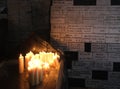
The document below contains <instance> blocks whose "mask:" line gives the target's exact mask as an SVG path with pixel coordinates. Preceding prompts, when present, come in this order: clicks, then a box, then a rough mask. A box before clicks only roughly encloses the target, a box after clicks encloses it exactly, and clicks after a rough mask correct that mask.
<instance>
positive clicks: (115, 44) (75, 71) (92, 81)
mask: <svg viewBox="0 0 120 89" xmlns="http://www.w3.org/2000/svg"><path fill="white" fill-rule="evenodd" d="M73 1H74V0H53V3H52V6H51V43H52V44H53V45H54V46H56V47H58V48H59V49H61V50H62V51H65V54H66V51H67V56H66V59H67V62H68V63H67V64H66V65H67V66H68V68H69V69H68V75H69V77H70V78H75V79H72V80H76V82H78V83H79V82H82V84H83V85H81V87H83V86H85V87H91V88H101V89H118V88H120V86H119V82H120V80H118V79H119V77H118V76H119V66H120V64H119V62H120V55H119V52H120V48H119V47H120V46H119V45H120V5H117V6H112V5H111V0H96V5H90V6H89V5H87V6H84V5H73ZM76 1H78V2H79V1H80V0H76ZM81 1H82V2H83V1H84V0H81ZM85 1H89V0H85ZM90 1H94V0H90ZM72 53H75V55H76V54H78V57H76V56H75V55H73V54H72ZM71 55H72V56H75V57H74V58H75V59H76V58H78V59H77V61H76V60H75V59H73V57H72V56H71ZM113 69H114V70H113ZM99 74H100V75H99ZM76 78H78V79H76ZM117 78H118V79H117ZM113 80H114V81H113ZM74 82H75V81H74ZM76 82H75V83H76ZM84 84H85V85H84ZM74 87H75V86H74ZM76 87H77V85H76Z"/></svg>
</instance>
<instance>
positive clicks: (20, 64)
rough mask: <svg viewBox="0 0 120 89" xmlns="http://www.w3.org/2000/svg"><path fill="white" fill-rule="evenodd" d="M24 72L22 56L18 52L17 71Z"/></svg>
mask: <svg viewBox="0 0 120 89" xmlns="http://www.w3.org/2000/svg"><path fill="white" fill-rule="evenodd" d="M23 72H24V57H23V56H22V54H20V56H19V73H23Z"/></svg>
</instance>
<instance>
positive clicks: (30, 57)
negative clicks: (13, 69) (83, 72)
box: [19, 51, 59, 86]
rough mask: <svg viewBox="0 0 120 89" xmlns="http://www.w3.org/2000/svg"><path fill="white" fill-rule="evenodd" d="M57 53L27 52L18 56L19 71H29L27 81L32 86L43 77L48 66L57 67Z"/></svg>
mask: <svg viewBox="0 0 120 89" xmlns="http://www.w3.org/2000/svg"><path fill="white" fill-rule="evenodd" d="M58 58H59V55H57V54H56V53H52V52H47V53H46V52H39V53H38V54H34V53H33V52H31V51H30V52H29V53H27V54H26V55H25V57H24V56H22V54H20V56H19V73H23V72H24V70H26V71H28V73H29V81H30V84H31V85H32V86H34V85H37V84H39V83H40V82H41V81H42V79H43V73H44V72H45V71H48V70H49V68H50V66H54V67H55V68H58V67H59V63H58V60H57V59H58Z"/></svg>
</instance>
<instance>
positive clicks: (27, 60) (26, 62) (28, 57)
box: [25, 55, 30, 70]
mask: <svg viewBox="0 0 120 89" xmlns="http://www.w3.org/2000/svg"><path fill="white" fill-rule="evenodd" d="M29 60H30V56H29V55H26V56H25V69H26V70H27V69H28V62H29Z"/></svg>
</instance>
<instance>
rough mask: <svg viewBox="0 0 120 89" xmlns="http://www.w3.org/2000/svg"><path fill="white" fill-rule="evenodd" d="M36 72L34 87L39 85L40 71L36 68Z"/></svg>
mask: <svg viewBox="0 0 120 89" xmlns="http://www.w3.org/2000/svg"><path fill="white" fill-rule="evenodd" d="M35 70H36V85H38V84H39V83H40V80H39V79H40V74H39V73H40V70H39V69H38V68H36V69H35Z"/></svg>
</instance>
